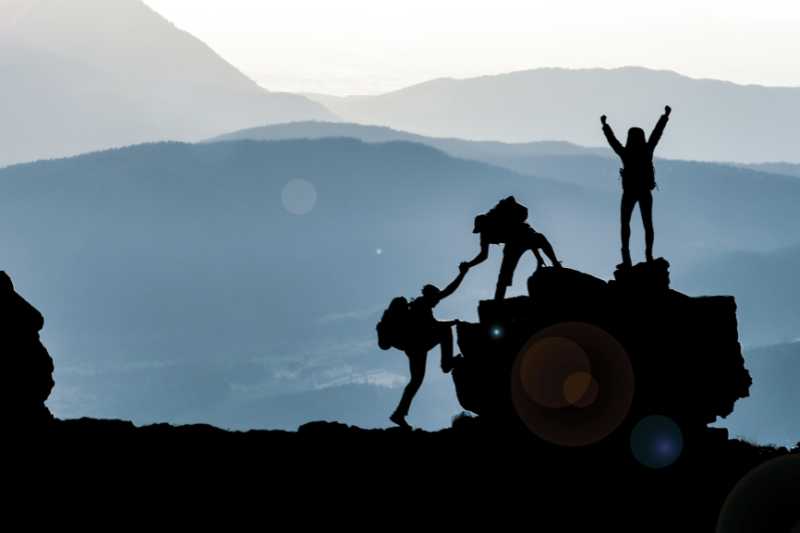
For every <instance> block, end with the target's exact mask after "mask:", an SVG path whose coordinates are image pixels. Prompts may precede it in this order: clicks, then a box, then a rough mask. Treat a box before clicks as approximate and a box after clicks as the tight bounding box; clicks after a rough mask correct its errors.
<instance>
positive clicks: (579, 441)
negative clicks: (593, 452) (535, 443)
mask: <svg viewBox="0 0 800 533" xmlns="http://www.w3.org/2000/svg"><path fill="white" fill-rule="evenodd" d="M633 390H634V376H633V368H632V367H631V363H630V359H629V358H628V354H627V353H626V352H625V350H624V348H623V347H622V345H621V344H620V343H619V342H618V341H617V340H616V339H614V337H612V336H611V335H610V334H609V333H607V332H606V331H604V330H603V329H601V328H599V327H597V326H593V325H591V324H586V323H582V322H565V323H562V324H556V325H554V326H551V327H549V328H546V329H544V330H542V331H540V332H539V333H537V334H536V335H534V336H533V337H531V339H530V340H529V341H528V342H527V343H526V344H525V346H524V347H523V349H522V350H521V351H520V352H519V354H518V355H517V358H516V360H515V362H514V366H513V370H512V376H511V398H512V402H513V405H514V408H515V410H516V412H517V414H518V415H519V417H520V419H521V420H522V421H523V422H524V423H525V425H526V426H527V427H528V429H530V431H532V432H533V433H535V434H536V435H538V436H539V437H541V438H542V439H544V440H547V441H549V442H552V443H555V444H559V445H562V446H585V445H588V444H592V443H595V442H597V441H600V440H602V439H604V438H605V437H607V436H608V435H610V434H611V433H612V432H613V431H614V430H615V429H617V428H618V427H619V425H620V424H621V423H622V422H623V421H624V420H625V418H626V417H627V415H628V412H629V411H630V408H631V404H632V403H633Z"/></svg>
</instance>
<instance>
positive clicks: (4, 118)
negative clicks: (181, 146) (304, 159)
mask: <svg viewBox="0 0 800 533" xmlns="http://www.w3.org/2000/svg"><path fill="white" fill-rule="evenodd" d="M0 79H2V80H3V81H2V85H3V93H2V94H3V102H4V105H3V106H0V166H3V165H7V164H11V163H15V162H22V161H30V160H34V159H40V158H52V157H58V156H64V155H73V154H78V153H81V152H86V151H90V150H97V149H101V148H108V147H115V146H125V145H129V144H134V143H140V142H145V141H155V140H162V139H174V140H197V139H203V138H206V137H209V136H211V135H215V134H218V133H222V132H225V131H231V130H233V129H238V128H243V127H247V126H254V125H259V124H264V123H270V122H286V121H290V120H307V119H327V120H332V119H335V117H334V116H333V115H332V114H331V113H330V112H328V111H327V110H326V109H325V108H324V107H323V106H321V105H320V104H317V103H315V102H312V101H310V100H309V99H307V98H305V97H303V96H299V95H292V94H284V93H273V92H268V91H266V90H264V89H262V88H261V87H259V86H258V85H257V84H256V83H255V82H253V81H252V80H250V79H249V78H247V77H246V76H245V75H243V74H242V73H241V72H239V71H238V70H236V68H234V67H233V66H231V65H230V64H229V63H227V62H226V61H224V60H223V59H222V58H221V57H219V56H218V55H217V54H216V53H215V52H214V51H213V50H211V49H210V48H209V47H208V46H206V45H205V44H204V43H202V42H201V41H199V40H198V39H196V38H195V37H193V36H191V35H189V34H188V33H186V32H184V31H181V30H179V29H178V28H176V27H175V26H173V25H172V24H170V23H169V22H168V21H166V20H164V19H163V18H162V17H161V16H160V15H158V14H157V13H156V12H155V11H153V10H151V9H150V8H149V7H147V6H146V5H145V4H144V3H143V2H141V1H140V0H38V1H29V0H7V1H5V2H0Z"/></svg>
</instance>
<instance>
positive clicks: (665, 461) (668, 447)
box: [631, 416, 683, 468]
mask: <svg viewBox="0 0 800 533" xmlns="http://www.w3.org/2000/svg"><path fill="white" fill-rule="evenodd" d="M631 451H633V456H634V457H635V458H636V460H637V461H639V462H640V463H641V464H643V465H645V466H647V467H650V468H665V467H667V466H669V465H671V464H673V463H674V462H675V461H677V460H678V457H680V455H681V452H682V451H683V434H682V433H681V429H680V427H678V424H676V423H675V422H674V421H673V420H672V419H670V418H667V417H666V416H648V417H645V418H643V419H642V420H640V421H639V422H638V423H637V424H636V426H635V427H634V428H633V431H632V432H631Z"/></svg>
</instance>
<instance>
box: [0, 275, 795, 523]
mask: <svg viewBox="0 0 800 533" xmlns="http://www.w3.org/2000/svg"><path fill="white" fill-rule="evenodd" d="M551 276H552V273H550V274H547V277H550V279H553V278H552V277H551ZM568 276H573V275H572V274H568ZM573 279H574V278H573ZM659 279H661V278H660V277H659ZM3 280H4V283H3V284H2V287H0V289H1V290H2V292H0V313H1V314H2V319H3V325H4V326H5V328H4V329H3V330H2V331H0V344H1V345H2V349H3V354H4V356H5V358H6V360H7V362H6V365H7V368H9V369H10V370H11V371H12V372H13V375H9V374H6V376H8V377H9V378H10V379H7V380H6V382H7V384H8V383H10V382H13V383H14V387H6V388H5V393H6V397H5V398H4V406H5V407H6V413H5V417H4V420H5V421H6V425H7V426H8V428H9V429H10V430H11V432H10V435H11V437H10V438H8V439H7V443H8V444H10V445H11V448H10V450H11V453H12V454H13V457H14V458H15V461H13V462H12V463H11V465H10V468H9V469H8V470H7V474H8V475H9V476H13V477H11V480H16V479H17V477H16V475H17V474H18V473H20V474H23V476H24V479H25V482H26V483H29V484H39V483H41V482H42V480H45V479H46V480H49V484H48V489H49V490H50V491H51V494H52V491H60V490H63V489H67V490H66V491H65V495H64V496H62V497H61V499H62V500H68V501H71V500H72V499H73V498H74V499H75V500H76V501H84V502H85V501H86V500H90V501H92V502H93V503H94V504H95V505H97V504H102V506H103V508H104V509H108V507H105V504H106V503H107V502H111V504H113V508H114V509H120V510H124V512H135V513H136V514H137V515H138V514H141V513H142V512H143V509H142V508H141V506H142V504H143V501H153V502H164V503H165V502H169V505H167V506H166V511H167V512H168V513H170V512H172V513H175V512H176V509H177V506H178V502H182V503H183V502H191V505H190V506H189V509H188V510H189V513H188V514H187V515H186V516H184V517H183V519H184V520H188V519H198V518H200V517H204V519H208V518H209V517H211V516H219V517H221V516H222V515H226V516H228V513H230V512H231V511H233V510H234V509H235V510H236V512H235V513H234V515H233V518H239V517H243V516H247V517H248V518H254V517H256V516H259V515H263V513H265V512H269V513H272V514H280V515H281V516H283V517H284V518H283V519H284V520H286V519H288V518H292V517H293V519H294V520H300V521H302V523H304V524H305V525H306V526H308V525H310V524H328V525H330V523H331V522H332V521H335V520H336V517H337V514H332V513H341V512H342V509H349V510H351V512H353V511H354V510H358V512H357V517H359V518H361V521H362V522H363V520H365V519H366V518H367V517H369V516H372V515H373V514H376V513H377V514H379V515H381V516H383V518H384V519H391V520H392V521H393V522H395V523H397V522H398V521H401V520H403V519H412V520H414V521H419V520H421V519H422V518H423V517H426V519H427V520H430V519H434V520H437V519H443V520H444V521H446V522H447V523H448V524H449V526H450V527H461V526H466V525H471V526H474V525H475V523H476V521H477V520H481V521H485V520H489V521H490V522H491V523H492V524H494V526H495V527H497V526H498V525H501V526H502V527H509V526H510V525H511V524H518V523H520V521H522V522H523V523H525V524H528V525H530V526H531V527H532V528H535V529H542V530H557V531H587V530H614V531H668V530H669V531H677V530H681V531H683V530H691V531H712V530H713V529H714V528H715V526H716V527H718V529H717V530H718V531H721V532H733V531H737V532H738V531H752V532H756V531H758V532H760V533H764V532H776V533H777V532H789V531H791V528H792V527H795V526H796V525H797V522H798V519H800V516H798V509H797V507H796V505H794V504H795V503H796V493H797V492H796V491H797V489H798V487H797V483H798V481H799V480H800V456H799V455H798V454H797V453H796V452H797V451H798V450H794V451H793V452H789V450H786V449H785V448H781V449H778V448H767V447H757V446H752V445H750V444H747V443H745V442H741V441H735V440H729V439H728V438H727V434H726V432H725V431H724V430H709V429H705V428H703V427H702V422H701V419H702V418H706V415H705V414H702V413H705V412H706V408H705V407H701V408H700V412H701V415H700V417H696V418H695V420H694V421H693V422H692V424H693V425H691V427H692V430H691V431H687V432H685V434H684V435H683V436H680V435H679V437H680V438H678V439H675V438H674V437H675V436H674V435H670V434H669V432H665V431H664V430H663V428H660V427H658V426H657V425H656V426H652V425H651V426H650V427H648V428H645V429H644V430H642V431H639V433H638V434H637V429H636V428H634V430H633V434H632V435H631V436H630V438H628V437H627V435H626V434H624V433H621V432H620V430H616V429H615V428H611V435H609V436H608V438H603V437H604V435H600V434H597V435H595V436H597V437H598V438H597V439H594V440H592V441H591V442H588V441H587V442H571V443H569V442H557V440H558V439H553V438H552V434H548V433H545V434H543V435H541V434H538V433H537V431H536V430H535V427H531V429H532V431H527V430H526V429H524V428H523V427H521V425H520V424H518V423H513V422H512V421H510V419H509V418H508V417H506V416H493V414H492V413H491V411H487V412H486V414H484V415H483V416H480V417H469V416H462V417H460V418H457V419H456V420H454V422H453V425H452V427H451V428H449V429H445V430H441V431H438V432H434V433H429V432H424V431H405V430H401V429H390V430H363V429H359V428H355V427H350V426H346V425H343V424H338V423H320V422H316V423H309V424H306V425H304V426H302V427H301V428H300V429H299V430H298V431H297V432H283V431H247V432H227V431H223V430H220V429H217V428H214V427H212V426H207V425H195V426H171V425H166V424H161V425H151V426H144V427H136V426H135V425H133V424H132V423H130V422H125V421H114V420H93V419H88V418H84V419H79V420H67V421H61V420H54V419H51V418H50V417H49V416H47V410H46V408H45V407H44V401H45V399H46V398H47V395H48V393H49V390H50V388H51V387H52V377H51V374H52V364H51V363H50V358H49V356H47V354H46V351H44V348H43V347H42V345H41V342H39V340H38V331H39V330H40V329H41V327H42V325H43V321H42V318H41V315H39V314H38V312H36V311H35V309H33V308H32V307H31V306H30V304H28V303H27V302H25V300H23V299H22V298H21V297H20V296H19V295H18V294H17V293H16V292H15V291H14V288H13V286H12V284H11V282H10V280H8V278H7V277H6V276H5V275H4V274H3ZM662 280H663V279H662ZM584 281H586V280H584ZM630 281H631V280H630V279H629V280H628V282H630ZM634 281H635V280H634ZM663 281H665V280H663ZM617 283H619V280H618V282H617ZM592 284H593V283H592ZM532 286H533V287H534V288H535V291H534V296H535V299H536V302H537V303H538V304H541V303H542V302H544V301H546V299H545V298H544V297H543V295H542V291H543V290H545V288H546V287H551V288H557V287H558V286H559V284H558V283H550V282H548V281H547V280H546V279H543V278H542V276H541V275H540V276H539V279H538V280H537V279H536V276H534V282H533V285H532ZM580 286H581V287H583V288H587V287H589V286H590V284H589V282H588V281H587V284H584V285H580ZM595 288H597V287H595ZM662 289H663V287H662ZM579 293H581V294H584V296H585V298H586V300H587V301H589V302H592V301H593V302H595V303H596V304H598V305H601V306H602V305H603V303H602V301H600V300H596V293H591V292H590V293H584V292H582V291H579ZM576 294H578V293H576ZM569 302H570V300H566V301H565V303H564V307H562V310H564V309H569V308H570V306H571V303H569ZM572 303H575V301H574V300H572ZM704 307H706V309H707V310H709V318H710V321H711V322H713V321H714V317H715V316H717V315H719V316H720V317H722V319H723V322H724V321H725V320H726V319H725V313H724V312H723V313H721V314H719V313H717V312H715V311H713V308H714V306H704ZM723 308H724V305H723ZM576 309H584V310H585V308H581V307H580V306H579V307H577V308H576ZM720 309H722V308H720ZM547 312H548V311H546V310H545V311H543V313H544V314H545V315H546V314H547ZM668 312H671V308H670V311H668ZM559 313H560V311H557V312H556V315H558V314H559ZM556 315H553V318H555V317H556ZM511 316H513V317H516V318H517V319H518V320H517V321H516V323H514V321H511V322H507V323H506V324H505V327H508V328H509V329H508V331H509V332H511V330H512V328H514V327H516V328H517V329H518V328H519V327H521V326H522V325H523V323H522V322H523V321H522V319H523V318H524V317H523V316H522V315H519V314H516V313H511ZM585 317H586V316H585ZM525 322H526V323H528V324H529V325H532V323H531V322H530V321H527V320H525ZM675 324H678V322H676V323H675ZM10 325H13V326H14V327H9V326H10ZM723 330H724V328H723ZM725 331H727V333H726V332H725ZM725 331H721V335H722V336H721V337H717V336H716V335H714V334H712V335H710V336H709V339H708V342H709V343H711V345H713V344H714V343H715V342H716V341H718V340H721V339H722V340H724V339H725V338H726V336H727V337H729V336H730V335H731V331H730V330H725ZM682 333H685V332H682V331H680V330H679V331H676V335H677V336H678V337H680V335H681V334H682ZM486 334H487V335H489V336H491V335H492V334H491V333H490V332H488V331H487V332H486ZM733 336H734V337H735V326H734V328H733ZM495 337H496V335H495ZM579 337H580V336H577V337H575V339H574V340H575V341H576V342H582V340H581V339H580V338H579ZM562 340H563V339H562ZM639 340H644V338H641V339H639ZM729 340H732V339H729ZM659 341H660V340H659ZM461 342H462V344H465V345H469V346H473V347H475V348H478V346H477V345H474V344H473V343H474V342H476V341H474V340H471V339H470V338H469V336H467V337H466V338H465V339H462V340H461ZM624 342H625V343H626V344H627V345H628V346H630V344H628V342H629V340H625V341H624ZM654 342H658V341H654ZM484 346H485V345H484ZM462 347H463V346H462ZM731 348H732V351H727V349H724V350H722V351H720V352H719V354H718V358H719V359H720V360H722V361H724V360H725V359H732V361H733V363H734V364H733V365H732V368H736V367H737V364H736V363H737V362H740V361H741V356H740V355H739V356H738V358H737V353H738V350H737V349H736V347H731ZM600 351H603V350H602V349H601V350H600ZM503 353H504V350H503V349H501V348H497V349H495V350H494V354H493V355H494V360H495V362H496V364H495V365H492V364H490V363H487V361H488V359H484V361H483V364H484V366H486V365H489V367H491V368H494V369H496V368H502V367H504V366H505V358H504V356H503ZM556 353H557V354H558V355H559V356H560V357H563V359H564V360H566V361H572V360H573V359H572V354H571V353H570V351H569V350H564V349H563V346H562V347H561V348H556ZM586 354H587V355H588V358H589V360H590V363H591V365H593V366H591V365H590V366H591V368H589V370H590V372H589V373H590V374H591V375H592V380H593V381H592V382H590V383H589V385H590V386H587V387H583V389H582V391H579V394H577V395H572V394H571V393H570V390H571V389H572V387H565V388H564V389H563V391H564V392H563V394H562V395H561V398H562V399H563V398H567V399H568V400H569V402H570V404H569V405H555V406H550V407H548V406H545V408H546V409H550V410H552V411H554V412H558V411H563V410H564V409H566V410H567V411H569V410H579V409H582V408H586V412H587V413H590V414H591V415H592V417H593V418H596V419H598V420H600V421H601V422H602V421H603V420H606V419H607V416H606V415H608V414H609V410H608V406H609V405H611V404H614V403H615V402H614V401H613V398H616V397H619V396H620V395H622V396H626V394H627V393H628V392H631V393H632V392H633V391H632V390H628V389H625V387H620V386H619V385H620V384H622V385H624V383H622V382H624V380H620V375H618V374H617V375H615V374H614V373H613V372H612V373H608V372H607V371H606V370H604V368H606V367H609V368H610V367H613V366H614V365H613V364H612V365H610V366H609V365H607V364H605V363H604V358H605V357H606V355H603V354H600V355H599V356H598V355H597V354H595V353H594V352H593V351H592V350H588V349H587V351H586ZM484 355H485V356H488V355H489V354H487V353H484ZM617 355H619V354H617ZM640 355H643V354H641V353H640ZM663 355H664V354H663V353H660V354H659V355H658V357H659V358H660V357H662V356H663ZM676 355H677V354H676ZM468 357H472V356H470V355H469V354H468ZM8 361H10V362H11V363H13V364H11V365H9V363H8ZM634 361H636V360H634ZM647 361H648V360H647V359H645V358H641V359H639V360H638V362H637V364H636V365H635V366H634V369H635V370H634V374H635V375H637V376H641V375H642V373H641V370H642V368H646V367H648V366H649V365H651V364H652V363H651V362H647ZM21 362H24V363H29V362H30V363H32V364H22V365H20V364H19V363H21ZM468 362H469V359H466V360H465V361H464V362H462V364H461V366H460V367H459V369H457V370H459V371H460V372H461V373H462V374H463V372H464V371H465V367H464V366H463V365H465V364H467V363H468ZM661 363H664V364H666V366H670V365H669V360H661ZM686 363H687V362H686V361H682V360H677V359H676V361H675V364H676V365H679V366H680V365H683V364H686ZM688 363H689V364H690V365H691V362H688ZM717 363H718V360H717V359H714V358H711V359H709V361H708V364H717ZM524 364H525V362H524V361H523V366H524ZM15 365H16V366H15ZM604 365H605V366H604ZM491 368H490V371H489V372H488V373H486V374H485V375H484V377H489V378H491V376H492V372H491ZM533 368H534V369H536V367H535V366H534V367H533ZM742 373H744V374H746V372H744V370H743V369H741V370H739V371H738V374H739V375H742ZM537 375H538V374H537ZM545 375H546V376H549V377H552V374H551V373H545ZM736 375H737V372H736V371H734V372H733V373H728V372H724V371H723V372H721V374H720V377H719V380H718V382H717V383H714V382H710V383H709V384H708V388H707V391H706V392H707V395H709V396H713V394H714V393H715V392H719V393H720V394H721V396H722V397H721V402H719V405H723V407H722V411H726V410H728V407H727V406H726V405H725V404H727V400H725V398H724V397H725V395H726V392H725V391H726V390H727V389H726V382H728V381H729V380H730V379H731V376H734V377H735V376H736ZM476 379H477V380H479V379H481V376H480V375H478V374H473V381H474V380H476ZM457 381H458V379H457ZM523 381H524V380H523ZM690 381H692V380H690ZM487 383H491V381H489V382H487ZM512 383H513V380H512ZM523 385H524V383H523ZM592 385H593V386H592ZM598 385H599V389H598V387H597V386H598ZM652 385H653V382H648V381H646V380H645V381H644V382H643V383H641V384H640V386H639V389H638V390H637V392H636V394H638V395H639V396H640V401H639V404H638V410H640V411H641V410H642V409H646V408H647V407H650V408H652V407H653V406H654V404H653V403H652V400H653V398H654V397H658V395H652V394H647V392H648V388H651V387H652ZM674 385H675V386H676V387H680V386H681V384H680V383H675V384H674ZM512 388H513V385H512ZM467 389H469V387H467ZM535 389H536V386H535V385H534V386H533V390H532V391H530V390H529V391H528V392H529V393H530V394H531V399H533V400H537V399H540V398H538V396H537V395H538V392H537V391H536V390H535ZM459 390H460V391H462V392H463V391H464V390H465V388H464V386H463V384H462V385H460V386H459ZM488 390H489V391H493V390H494V389H492V388H491V387H489V389H488ZM685 390H686V391H687V392H688V394H687V395H685V396H683V400H682V401H678V402H675V401H674V398H673V400H672V401H669V400H668V401H667V403H673V404H674V405H677V406H680V407H679V408H678V409H677V411H678V412H680V411H681V410H684V409H685V404H686V402H692V401H695V400H697V399H698V398H699V397H698V396H697V395H696V394H695V393H694V392H692V389H691V388H689V389H685ZM730 390H731V391H732V392H733V394H732V395H730V396H731V397H733V396H735V395H736V394H743V392H742V390H741V389H740V388H739V386H738V385H737V383H736V381H735V379H734V381H733V387H732V388H730ZM736 391H738V392H736ZM485 393H486V391H484V394H485ZM642 393H645V394H644V395H642ZM500 396H501V397H502V396H503V394H502V392H500ZM557 396H558V394H557V395H555V396H550V397H547V396H546V395H545V397H544V400H545V401H547V400H552V399H554V398H556V397H557ZM701 396H702V395H701ZM606 398H611V399H612V401H611V402H609V401H607V400H606ZM641 398H644V400H642V399H641ZM662 400H663V398H662ZM462 401H464V400H462ZM466 403H468V400H467V401H466ZM700 404H701V405H706V404H708V402H706V404H703V403H702V402H700ZM711 404H713V402H711ZM596 405H599V406H600V409H599V410H597V409H595V408H594V407H593V406H596ZM477 409H478V410H484V409H482V408H481V407H478V408H477ZM714 409H715V408H713V407H712V409H711V411H714ZM711 411H709V412H711ZM684 412H685V411H684ZM715 412H717V413H719V412H720V411H719V410H717V411H715ZM611 414H612V416H613V413H611ZM672 414H675V413H672ZM623 415H624V413H623ZM630 416H632V415H630ZM636 416H641V413H637V414H636ZM523 418H524V417H523ZM685 420H688V419H684V421H685ZM526 421H527V422H530V420H526ZM574 421H575V420H574V419H573V422H574ZM578 422H579V425H580V424H581V423H582V424H584V425H585V423H586V419H585V418H584V420H583V421H582V422H580V421H578ZM589 425H591V424H589ZM601 425H602V424H601ZM623 426H624V425H623ZM688 427H689V426H684V428H688ZM625 431H626V432H627V429H626V430H625ZM664 457H667V458H669V460H668V461H664ZM145 495H146V498H147V500H142V498H143V497H144V496H145ZM205 502H209V503H208V504H205ZM252 502H260V503H259V504H258V505H256V506H255V507H254V504H253V503H252ZM290 509H292V510H296V509H299V510H301V511H302V512H303V514H300V515H296V514H292V515H290V516H286V514H287V513H289V510H290ZM293 512H294V511H293ZM92 516H97V513H96V512H93V513H92ZM229 519H231V518H230V517H229ZM362 522H360V525H363V523H362Z"/></svg>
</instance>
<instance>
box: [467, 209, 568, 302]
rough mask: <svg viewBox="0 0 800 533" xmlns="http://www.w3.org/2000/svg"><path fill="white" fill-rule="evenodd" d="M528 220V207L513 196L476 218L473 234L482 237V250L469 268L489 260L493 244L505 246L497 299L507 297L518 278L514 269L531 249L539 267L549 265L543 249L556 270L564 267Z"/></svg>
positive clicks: (498, 279) (469, 263)
mask: <svg viewBox="0 0 800 533" xmlns="http://www.w3.org/2000/svg"><path fill="white" fill-rule="evenodd" d="M527 218H528V208H527V207H525V206H523V205H521V204H518V203H517V201H516V200H515V199H514V197H513V196H509V197H508V198H505V199H503V200H501V201H500V202H499V203H498V204H497V206H495V207H494V208H492V209H491V210H490V211H489V212H488V213H486V214H483V215H478V216H477V217H475V227H474V228H473V230H472V233H478V234H480V236H481V250H480V252H479V253H478V255H477V256H475V258H474V259H473V260H472V261H469V262H468V263H467V266H468V267H469V268H472V267H474V266H475V265H478V264H480V263H483V262H484V261H486V259H487V258H488V257H489V245H490V244H505V246H504V247H503V262H502V264H501V265H500V275H499V276H498V278H497V287H496V289H495V294H494V298H495V300H502V299H503V298H505V295H506V290H507V289H508V287H510V286H511V283H512V281H513V279H514V270H516V268H517V264H518V263H519V260H520V258H521V257H522V255H523V254H524V253H525V252H527V251H528V250H530V251H531V252H533V255H534V256H536V265H537V268H541V267H543V266H545V262H544V259H543V258H542V255H541V253H539V251H540V250H541V251H543V252H544V254H545V255H546V256H547V258H548V259H549V260H550V262H551V263H552V264H553V266H554V267H556V268H560V267H561V263H560V261H559V260H558V258H557V257H556V253H555V251H554V250H553V247H552V246H551V245H550V242H549V241H548V240H547V238H546V237H545V236H544V235H543V234H541V233H539V232H537V231H536V230H534V229H533V228H532V227H531V226H530V225H529V224H528V223H527V222H526V220H527Z"/></svg>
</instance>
